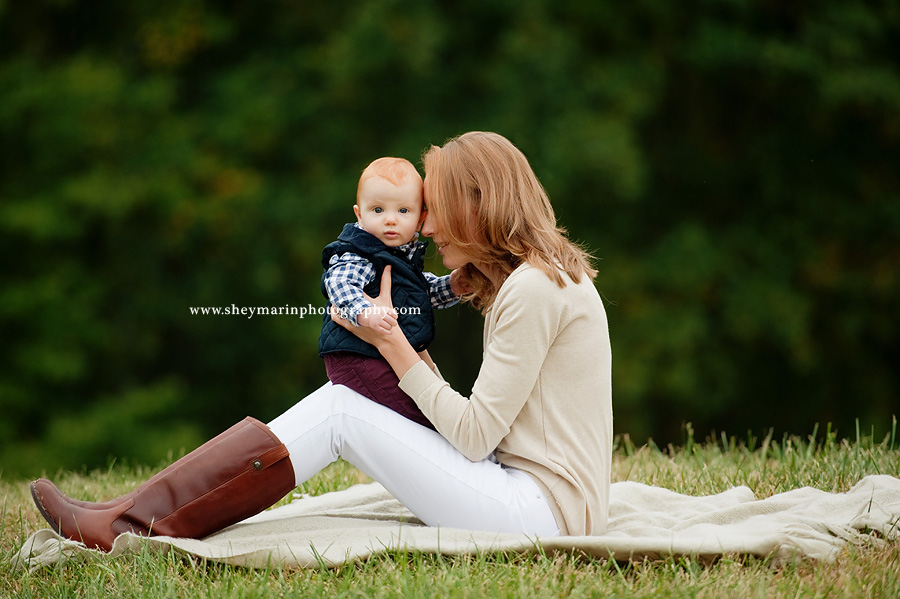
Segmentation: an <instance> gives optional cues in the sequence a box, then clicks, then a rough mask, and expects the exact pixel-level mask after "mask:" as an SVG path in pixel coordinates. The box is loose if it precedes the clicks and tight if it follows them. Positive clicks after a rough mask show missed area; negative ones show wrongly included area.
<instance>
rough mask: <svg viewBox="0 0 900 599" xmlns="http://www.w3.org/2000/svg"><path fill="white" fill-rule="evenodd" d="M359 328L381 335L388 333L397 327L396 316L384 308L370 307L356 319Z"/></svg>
mask: <svg viewBox="0 0 900 599" xmlns="http://www.w3.org/2000/svg"><path fill="white" fill-rule="evenodd" d="M356 322H358V323H359V326H362V327H368V328H370V329H375V330H376V331H380V332H382V333H390V332H391V329H393V328H394V327H395V326H397V315H396V314H395V313H394V311H393V310H389V309H388V308H386V307H384V306H371V307H369V308H366V309H365V310H363V311H362V312H361V313H360V315H359V316H357V317H356Z"/></svg>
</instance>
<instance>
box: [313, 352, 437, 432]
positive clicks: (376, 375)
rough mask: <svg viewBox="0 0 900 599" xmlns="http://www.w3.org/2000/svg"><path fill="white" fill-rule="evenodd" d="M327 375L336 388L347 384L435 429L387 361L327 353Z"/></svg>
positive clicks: (347, 353) (347, 354) (409, 417)
mask: <svg viewBox="0 0 900 599" xmlns="http://www.w3.org/2000/svg"><path fill="white" fill-rule="evenodd" d="M324 359H325V372H326V373H327V374H328V380H330V381H331V382H332V383H334V384H335V385H344V386H345V387H349V388H350V389H353V390H354V391H356V392H357V393H359V394H360V395H363V396H365V397H368V398H369V399H371V400H372V401H374V402H375V403H380V404H381V405H383V406H387V407H388V408H390V409H392V410H394V411H395V412H397V413H398V414H400V415H401V416H405V417H406V418H408V419H410V420H412V421H413V422H418V423H419V424H421V425H422V426H427V427H428V428H430V429H434V425H433V424H431V422H429V420H428V419H427V418H425V414H423V413H422V411H421V410H420V409H419V406H417V405H416V402H414V401H413V400H412V398H411V397H410V396H409V395H407V394H406V393H404V392H403V390H402V389H400V386H399V385H400V379H398V378H397V375H396V374H394V371H393V370H392V369H391V366H390V364H388V363H387V360H385V359H383V358H370V357H368V356H362V355H360V354H354V353H350V352H334V353H330V354H325V356H324Z"/></svg>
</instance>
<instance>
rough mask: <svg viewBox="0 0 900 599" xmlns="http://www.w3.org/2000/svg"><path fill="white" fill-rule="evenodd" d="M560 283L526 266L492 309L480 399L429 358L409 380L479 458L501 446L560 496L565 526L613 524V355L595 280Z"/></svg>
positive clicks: (501, 453) (445, 429)
mask: <svg viewBox="0 0 900 599" xmlns="http://www.w3.org/2000/svg"><path fill="white" fill-rule="evenodd" d="M562 274H563V277H564V279H565V280H566V282H567V285H566V287H565V288H562V289H561V288H560V287H559V286H558V285H557V284H556V283H554V282H553V281H552V280H551V279H550V278H549V277H547V275H546V274H544V273H543V272H542V271H540V270H539V269H537V268H534V267H532V266H530V265H528V264H524V265H522V266H520V267H519V268H517V269H516V270H515V271H514V272H513V273H512V274H511V275H510V276H509V277H508V278H507V279H506V281H505V282H504V283H503V285H502V286H501V287H500V291H499V293H498V294H497V298H496V300H495V302H494V305H493V306H492V307H491V309H490V311H489V312H488V313H487V315H486V320H485V327H484V361H483V363H482V366H481V371H480V372H479V374H478V378H477V380H476V381H475V384H474V386H473V388H472V395H471V396H470V397H463V396H462V395H460V394H459V393H457V392H456V391H454V390H453V389H451V388H450V386H449V385H448V384H447V383H446V382H445V381H444V380H443V379H442V378H441V377H440V376H439V375H438V374H436V373H435V372H433V371H432V370H431V369H430V368H428V366H427V365H426V364H425V363H424V362H419V363H417V364H416V365H415V366H413V367H412V368H411V369H410V370H409V371H408V372H407V373H406V374H405V375H404V376H403V378H402V379H401V381H400V387H401V389H403V390H404V391H405V392H406V393H408V394H409V395H410V397H412V398H413V399H414V400H415V401H416V403H417V404H418V405H419V407H420V408H421V409H422V412H423V413H424V414H425V416H427V417H428V418H429V419H430V420H431V422H433V423H434V425H435V427H436V428H437V430H438V431H439V432H440V433H441V434H442V435H443V436H444V437H446V438H447V439H448V440H449V441H450V443H452V444H453V446H454V447H456V448H457V449H459V451H460V452H462V453H463V454H464V455H465V456H466V457H468V458H469V459H470V460H473V461H477V460H481V459H484V458H485V457H487V456H488V455H490V454H491V453H492V452H496V456H497V459H498V460H499V461H500V463H501V464H504V465H506V466H510V467H513V468H518V469H520V470H523V471H525V472H527V473H529V474H530V475H531V476H532V478H534V479H535V481H536V482H537V484H538V485H539V486H540V487H541V488H542V489H543V490H544V492H545V493H547V495H548V497H551V501H550V505H551V508H552V509H553V511H554V513H555V515H556V520H557V523H558V524H559V527H560V533H561V534H564V535H598V534H602V533H603V532H604V531H605V530H606V520H607V515H608V509H609V484H610V460H611V454H612V383H611V367H612V354H611V352H610V346H609V329H608V325H607V321H606V312H605V311H604V309H603V303H602V300H601V299H600V296H599V294H598V293H597V290H596V289H595V287H594V285H593V283H592V282H591V281H590V280H588V279H587V278H584V279H583V280H582V281H581V282H580V283H579V284H574V283H572V282H571V280H570V279H569V278H568V276H567V275H566V274H565V273H562Z"/></svg>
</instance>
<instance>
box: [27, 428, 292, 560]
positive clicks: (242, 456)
mask: <svg viewBox="0 0 900 599" xmlns="http://www.w3.org/2000/svg"><path fill="white" fill-rule="evenodd" d="M294 486H295V482H294V468H293V465H292V464H291V460H290V458H289V457H288V450H287V448H286V447H285V446H284V444H283V443H281V441H279V440H278V438H276V437H275V435H274V434H273V433H272V431H270V430H269V428H268V427H267V426H266V425H265V424H263V423H262V422H260V421H259V420H256V419H255V418H246V419H244V420H243V421H241V422H239V423H238V424H236V425H234V426H233V427H231V428H230V429H228V430H227V431H225V432H224V433H222V434H221V435H219V436H217V437H215V438H214V439H212V440H210V441H208V442H207V443H205V444H203V445H202V446H201V447H199V448H198V449H196V450H194V451H192V452H191V453H189V454H188V455H186V456H184V457H183V458H181V459H180V460H178V461H177V462H175V463H174V464H172V465H171V466H169V467H168V468H166V469H165V470H163V471H162V472H160V473H159V474H157V475H155V476H153V477H152V478H151V479H150V480H148V481H147V482H145V483H144V484H142V485H141V486H140V487H138V488H137V489H135V490H134V491H132V492H131V493H128V494H126V495H124V496H122V497H119V498H118V499H114V500H112V501H109V502H105V503H102V504H95V503H90V502H83V501H78V500H75V499H72V498H70V497H67V496H65V495H63V494H62V493H61V492H60V491H59V489H57V488H56V486H55V485H54V484H53V483H52V482H50V481H48V480H46V479H40V480H37V481H34V482H33V483H31V494H32V497H34V502H35V504H36V505H37V507H38V509H39V510H40V512H41V515H43V516H44V518H45V519H46V520H47V521H48V522H49V523H50V524H51V525H52V526H53V528H54V529H55V530H56V531H58V532H59V533H60V534H61V535H62V536H65V537H68V538H70V539H74V540H76V541H83V542H84V543H85V545H87V546H88V547H92V548H93V547H97V548H99V549H101V550H103V551H109V550H110V549H111V548H112V543H113V541H114V540H115V538H116V537H117V536H119V534H121V533H123V532H132V533H135V534H139V535H143V536H150V535H166V536H172V537H191V538H202V537H205V536H207V535H210V534H212V533H214V532H216V531H218V530H221V529H222V528H225V527H226V526H229V525H231V524H234V523H235V522H239V521H241V520H243V519H245V518H248V517H250V516H252V515H254V514H256V513H259V512H260V511H262V510H264V509H265V508H267V507H269V506H270V505H272V504H273V503H275V502H276V501H278V500H279V499H281V498H282V497H284V496H285V495H286V494H287V493H288V492H290V491H291V489H293V488H294Z"/></svg>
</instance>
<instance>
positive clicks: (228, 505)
mask: <svg viewBox="0 0 900 599" xmlns="http://www.w3.org/2000/svg"><path fill="white" fill-rule="evenodd" d="M423 161H424V167H425V202H426V205H427V209H428V213H427V217H426V219H425V222H424V225H423V227H422V233H423V234H424V235H426V236H428V237H431V238H433V239H434V242H435V243H436V245H437V247H438V252H439V253H440V254H441V256H442V258H443V261H444V265H445V266H446V267H447V268H449V269H454V268H463V269H464V273H465V277H466V281H467V283H468V284H469V286H470V287H471V290H472V293H471V294H470V296H469V297H468V298H467V299H469V301H471V302H472V303H473V305H474V306H476V307H477V308H479V309H481V310H482V311H483V313H484V315H485V318H486V322H485V330H484V362H483V364H482V367H481V370H480V373H479V375H478V378H477V380H476V381H475V384H474V386H473V388H472V394H471V396H470V397H468V398H466V397H463V396H461V395H460V394H458V393H456V392H455V391H453V389H451V388H450V386H449V385H448V384H447V383H446V382H445V381H444V380H443V379H442V378H441V376H440V373H439V371H438V369H437V368H436V367H435V365H434V364H433V362H432V361H431V359H430V358H429V356H428V355H427V353H423V354H421V355H420V354H417V353H416V352H415V350H414V349H413V348H412V346H410V344H409V342H408V341H407V340H406V338H405V336H404V335H402V334H399V333H394V334H389V335H384V334H380V333H377V332H375V331H370V330H367V329H364V328H352V327H348V328H350V329H351V330H353V332H354V333H355V334H357V335H358V336H359V337H360V338H362V339H363V340H365V341H367V342H369V343H372V344H373V345H375V346H376V347H377V348H378V350H379V351H380V352H381V354H382V355H383V356H384V357H385V358H386V359H387V361H388V362H389V363H390V365H391V368H392V369H393V370H394V371H395V372H396V374H397V376H398V377H399V378H400V386H401V388H402V389H403V390H404V391H405V392H406V393H407V394H409V395H410V396H411V397H412V398H413V399H414V400H415V402H416V404H417V405H418V406H419V407H420V408H421V410H422V412H423V413H424V414H425V416H426V417H428V419H429V420H430V421H431V422H432V423H433V424H434V425H435V428H436V429H437V432H435V431H432V430H429V429H427V428H425V427H422V426H420V425H417V424H415V423H413V422H411V421H409V420H407V419H405V418H403V417H402V416H399V415H398V414H396V413H394V412H393V411H391V410H389V409H388V408H385V407H383V406H380V405H378V404H376V403H374V402H371V401H369V400H367V399H366V398H364V397H362V396H360V395H358V394H357V393H356V392H354V391H352V390H350V389H348V388H346V387H344V386H341V385H332V384H331V383H327V384H326V385H325V386H323V387H321V388H320V389H319V390H317V391H315V392H314V393H312V394H311V395H309V396H307V397H306V398H304V399H303V400H302V401H300V402H299V403H297V404H296V405H295V406H294V407H292V408H291V409H289V410H288V411H287V412H285V413H284V414H282V415H281V416H279V417H278V418H276V419H275V420H273V421H272V422H270V423H269V425H268V426H266V425H264V424H262V423H261V422H259V421H257V420H255V419H252V418H248V419H246V420H244V421H243V422H241V423H239V424H237V425H235V427H232V428H231V429H229V430H228V431H226V432H224V433H222V434H221V435H219V436H218V437H216V438H215V439H213V440H211V441H209V442H208V443H206V444H205V445H203V446H202V447H200V448H199V449H197V450H195V451H194V452H192V453H190V454H188V455H187V456H185V457H184V458H182V459H181V460H179V461H177V462H176V463H175V464H173V465H171V466H169V467H168V468H166V469H165V470H163V471H162V472H160V473H159V474H157V475H156V476H154V477H153V478H151V479H150V480H149V481H147V482H146V483H144V484H143V485H141V486H140V487H139V488H137V489H136V490H135V491H133V492H132V493H129V494H128V495H125V496H123V497H120V498H118V499H116V500H114V501H111V502H107V503H103V504H94V503H89V502H80V501H75V500H72V499H70V498H68V497H66V496H65V495H63V494H62V493H60V491H59V490H58V489H57V488H56V487H55V486H54V485H53V484H52V483H51V482H50V481H47V480H44V479H42V480H39V481H35V482H34V483H32V495H33V496H34V499H35V503H36V504H37V506H38V508H39V509H40V511H41V513H42V514H43V515H44V517H45V518H46V519H47V520H48V521H49V522H50V523H51V524H53V526H54V527H55V528H56V529H57V530H59V531H60V532H61V534H63V535H64V536H67V537H69V538H73V539H76V540H83V541H84V542H85V544H87V545H88V546H96V547H99V548H100V549H104V550H109V549H110V548H111V546H112V542H113V540H114V539H115V537H116V536H117V535H118V534H119V533H121V532H126V531H128V532H135V533H137V534H144V535H148V534H163V535H168V536H182V537H198V538H199V537H203V536H206V535H208V534H211V533H213V532H215V531H217V530H219V529H221V528H224V527H225V526H228V525H230V524H233V523H234V522H237V521H240V520H242V519H244V518H246V517H248V516H250V515H252V514H255V513H257V512H259V511H261V510H263V509H265V508H266V507H268V506H270V505H271V504H273V503H275V502H276V501H278V500H279V499H280V498H282V497H283V496H284V495H285V494H286V493H288V492H289V491H290V490H291V489H293V488H294V487H295V486H296V485H297V484H299V483H302V482H303V481H305V480H307V479H308V478H310V477H311V476H313V475H314V474H316V473H317V472H318V471H319V470H321V469H322V468H324V467H325V466H326V465H328V464H329V463H331V462H333V461H334V460H336V459H337V458H338V457H343V458H344V459H345V460H347V461H348V462H350V463H351V464H354V465H355V466H357V467H358V468H359V469H360V470H362V471H363V472H365V473H366V474H368V475H369V476H371V477H372V478H374V479H375V480H377V481H379V482H380V483H381V484H382V485H384V487H385V488H387V490H388V491H390V492H391V493H392V494H393V495H394V496H395V497H396V498H397V499H399V500H400V502H401V503H403V504H404V505H405V506H406V507H407V508H409V509H410V510H411V511H412V512H413V513H414V514H415V515H416V516H417V517H419V518H420V519H421V520H422V521H423V522H425V523H426V524H428V525H430V526H445V527H454V528H465V529H473V530H486V531H496V532H511V533H525V534H530V535H537V536H553V535H558V534H564V535H596V534H600V533H602V532H603V531H604V530H605V528H606V519H607V510H608V499H609V482H610V459H611V452H612V407H611V379H610V376H611V353H610V347H609V333H608V329H607V322H606V315H605V312H604V309H603V304H602V301H601V299H600V297H599V295H598V293H597V291H596V289H595V288H594V286H593V283H592V279H593V277H594V276H595V274H596V271H594V270H593V269H592V268H591V267H590V264H589V260H588V256H587V255H586V254H585V253H584V252H583V251H582V250H581V249H579V248H578V247H577V246H575V245H573V244H572V243H571V242H570V241H568V240H567V239H566V237H565V235H564V232H563V231H562V230H561V229H559V228H558V227H557V226H556V220H555V216H554V213H553V209H552V208H551V206H550V202H549V200H548V198H547V195H546V193H545V192H544V190H543V188H542V187H541V184H540V182H539V181H538V180H537V177H536V176H535V174H534V172H533V171H532V169H531V167H530V166H529V164H528V161H527V160H526V158H525V156H524V155H523V154H522V153H521V152H520V151H519V150H518V149H517V148H516V147H515V146H513V144H512V143H510V142H509V141H508V140H507V139H506V138H504V137H502V136H500V135H497V134H495V133H484V132H472V133H466V134H464V135H461V136H459V137H457V138H454V139H451V140H450V141H448V142H447V143H446V144H445V145H444V146H442V147H432V148H431V149H429V150H428V151H427V152H426V153H425V155H424V158H423ZM373 302H374V303H376V304H377V305H381V306H390V276H389V274H386V275H385V276H384V277H383V281H382V287H381V292H380V294H379V296H378V298H376V299H374V300H373ZM343 324H344V325H345V326H346V323H343Z"/></svg>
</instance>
